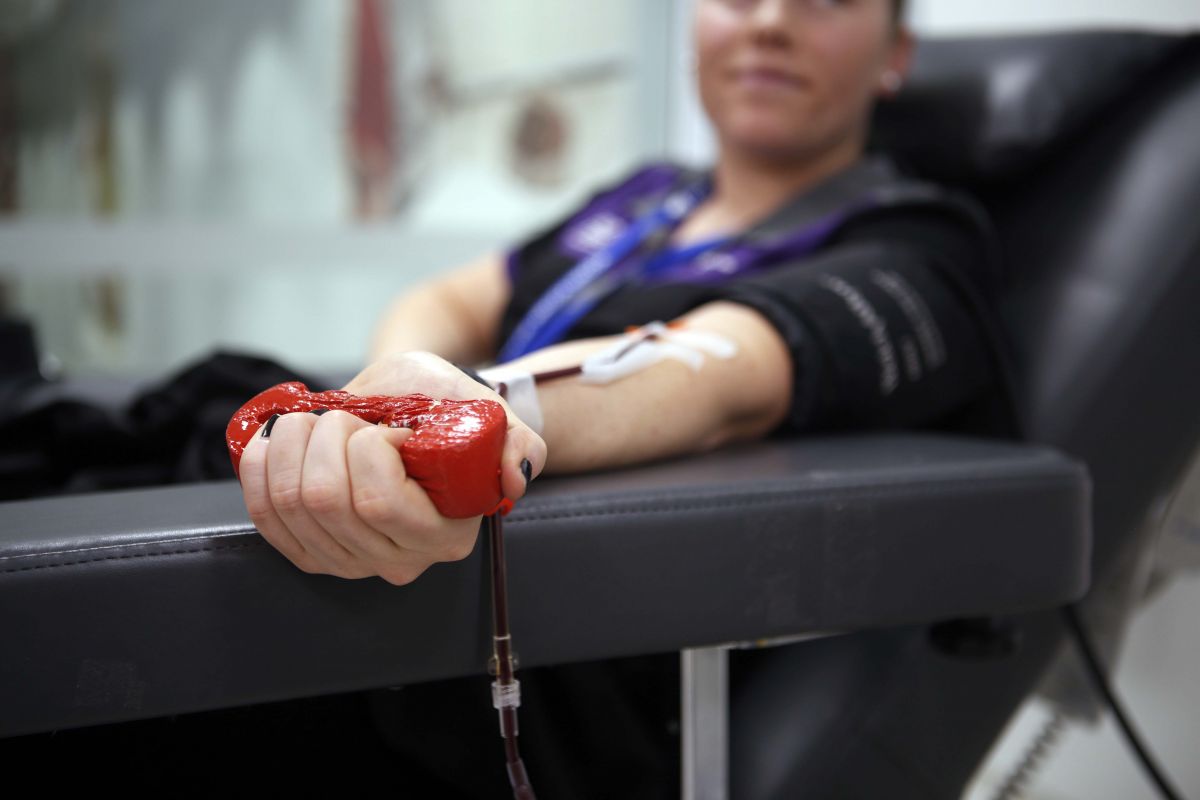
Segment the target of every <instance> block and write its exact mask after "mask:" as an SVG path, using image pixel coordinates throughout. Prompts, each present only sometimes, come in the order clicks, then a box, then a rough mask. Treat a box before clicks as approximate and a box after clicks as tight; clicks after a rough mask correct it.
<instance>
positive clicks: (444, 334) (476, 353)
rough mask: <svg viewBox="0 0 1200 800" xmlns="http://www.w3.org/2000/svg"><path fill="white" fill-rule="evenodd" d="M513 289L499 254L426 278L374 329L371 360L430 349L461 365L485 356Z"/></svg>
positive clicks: (491, 350) (395, 303)
mask: <svg viewBox="0 0 1200 800" xmlns="http://www.w3.org/2000/svg"><path fill="white" fill-rule="evenodd" d="M511 291H512V290H511V287H510V286H509V284H508V276H507V275H506V274H505V271H504V258H503V256H501V255H500V254H498V253H489V254H487V255H485V256H482V257H480V258H477V259H476V260H474V261H471V262H469V263H467V264H464V265H462V266H461V267H458V268H457V269H455V270H453V271H451V272H450V273H448V274H446V275H443V276H439V277H437V278H433V279H430V280H427V281H423V282H421V283H419V284H417V285H416V286H415V287H413V288H412V289H410V290H409V291H407V292H405V293H404V294H402V295H400V296H399V297H397V298H396V299H395V300H393V301H392V304H391V305H390V306H389V308H388V310H387V312H386V313H385V315H384V317H383V319H382V320H381V321H380V323H379V325H378V326H377V328H376V330H375V335H374V337H373V340H372V342H371V349H370V358H369V360H370V361H377V360H379V359H381V358H383V357H385V356H387V355H391V354H393V353H403V352H406V351H409V350H426V351H429V352H431V353H437V354H438V355H440V356H441V357H442V358H445V359H446V360H447V361H452V362H456V363H461V364H476V363H479V362H481V361H484V360H485V359H487V358H489V357H490V356H491V354H492V353H494V352H495V350H496V347H497V343H496V341H495V338H496V331H497V330H499V328H500V317H501V315H502V314H503V313H504V308H505V306H506V305H507V304H508V300H509V294H510V292H511Z"/></svg>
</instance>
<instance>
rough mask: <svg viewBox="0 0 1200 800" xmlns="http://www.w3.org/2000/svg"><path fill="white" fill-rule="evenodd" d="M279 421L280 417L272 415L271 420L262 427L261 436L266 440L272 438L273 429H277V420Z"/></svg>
mask: <svg viewBox="0 0 1200 800" xmlns="http://www.w3.org/2000/svg"><path fill="white" fill-rule="evenodd" d="M277 419H279V415H278V414H272V415H271V418H270V419H269V420H267V421H266V423H265V424H264V425H263V427H262V434H260V435H261V436H262V438H264V439H270V438H271V428H274V427H275V420H277Z"/></svg>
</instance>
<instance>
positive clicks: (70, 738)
mask: <svg viewBox="0 0 1200 800" xmlns="http://www.w3.org/2000/svg"><path fill="white" fill-rule="evenodd" d="M496 745H497V746H496V750H495V752H492V753H486V754H480V757H481V758H494V759H498V760H503V750H502V749H501V746H500V742H499V737H497V742H496ZM0 764H3V765H5V767H6V769H5V773H6V775H7V776H8V777H7V778H6V781H15V780H16V776H22V777H28V778H30V779H31V780H30V781H29V785H28V789H27V790H26V791H22V792H19V793H18V794H12V795H9V796H10V797H14V798H15V797H18V796H21V795H24V796H33V795H35V794H40V793H41V792H42V791H49V790H53V789H59V788H78V789H86V790H89V791H99V790H117V791H122V792H125V793H128V794H136V795H138V796H141V795H146V796H151V795H153V796H157V797H197V798H202V797H203V798H207V797H223V798H224V797H230V796H231V795H234V796H236V795H240V794H242V793H243V792H249V791H255V792H258V791H264V792H269V796H278V793H280V792H288V793H295V794H300V795H302V796H310V795H314V794H318V793H321V794H324V793H326V792H358V791H364V790H370V791H372V792H375V791H380V790H381V791H385V792H386V793H387V795H388V796H389V797H396V798H410V797H411V798H427V797H431V798H439V800H440V798H447V800H457V799H456V798H452V797H448V796H447V794H446V792H445V791H444V790H440V789H435V788H433V786H432V785H431V784H430V783H429V779H428V777H427V775H426V773H425V772H424V771H423V769H422V768H421V767H420V766H419V765H416V764H411V763H408V762H406V761H405V759H404V757H403V756H401V755H399V754H397V753H394V752H392V751H390V750H389V749H388V747H387V745H386V743H385V742H384V740H383V738H382V737H381V736H380V734H379V732H378V730H377V729H376V726H375V723H374V721H373V718H372V716H371V709H370V706H369V703H368V701H367V697H366V695H365V694H363V693H358V692H352V693H348V694H341V695H328V696H324V697H315V698H306V699H300V700H289V701H285V702H279V703H265V704H261V705H254V706H245V707H241V708H232V709H221V710H216V711H204V712H198V713H194V714H179V715H175V716H170V717H161V718H157V719H149V720H137V721H133V722H123V723H116V724H110V725H98V726H92V727H87V728H73V729H69V730H60V731H56V732H53V733H41V734H32V735H27V736H15V737H8V738H3V739H0ZM9 785H10V787H11V786H13V785H14V784H13V783H10V784H9ZM504 794H507V793H504ZM334 796H338V795H334ZM501 796H503V794H502V795H501Z"/></svg>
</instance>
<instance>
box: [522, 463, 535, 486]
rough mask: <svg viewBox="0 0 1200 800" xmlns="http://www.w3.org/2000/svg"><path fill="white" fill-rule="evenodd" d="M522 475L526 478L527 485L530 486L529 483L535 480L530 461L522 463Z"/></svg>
mask: <svg viewBox="0 0 1200 800" xmlns="http://www.w3.org/2000/svg"><path fill="white" fill-rule="evenodd" d="M521 474H522V475H524V476H525V485H526V486H529V482H530V481H531V480H533V464H530V463H529V459H528V458H526V459H523V460H522V461H521Z"/></svg>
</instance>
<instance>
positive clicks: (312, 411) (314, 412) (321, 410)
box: [308, 408, 329, 417]
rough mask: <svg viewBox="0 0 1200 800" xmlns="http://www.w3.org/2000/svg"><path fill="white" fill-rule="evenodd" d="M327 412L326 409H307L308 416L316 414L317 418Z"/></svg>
mask: <svg viewBox="0 0 1200 800" xmlns="http://www.w3.org/2000/svg"><path fill="white" fill-rule="evenodd" d="M327 411H329V409H328V408H313V409H309V412H308V413H310V414H316V415H317V416H318V417H319V416H321V415H322V414H324V413H325V412H327Z"/></svg>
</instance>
